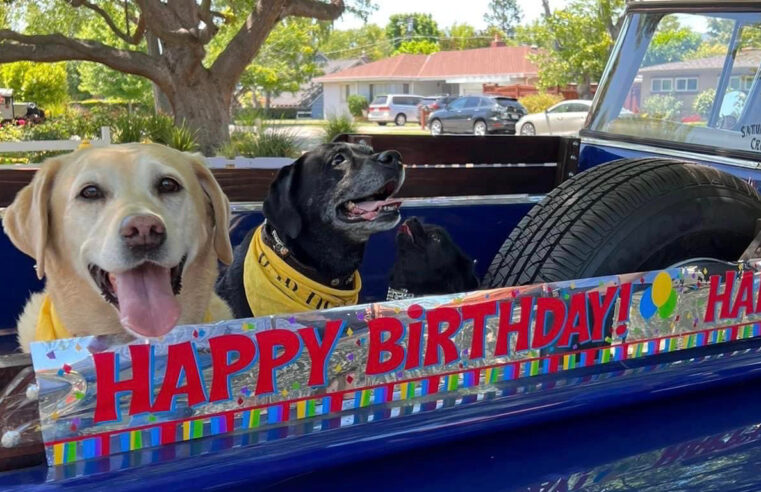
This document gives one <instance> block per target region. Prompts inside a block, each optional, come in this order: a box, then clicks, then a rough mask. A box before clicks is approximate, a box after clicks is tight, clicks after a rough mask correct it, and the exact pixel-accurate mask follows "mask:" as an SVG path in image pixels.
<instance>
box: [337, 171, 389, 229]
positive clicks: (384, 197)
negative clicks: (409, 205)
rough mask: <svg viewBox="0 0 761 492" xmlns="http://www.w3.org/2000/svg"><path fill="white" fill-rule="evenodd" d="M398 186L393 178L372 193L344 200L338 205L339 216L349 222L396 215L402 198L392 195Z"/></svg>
mask: <svg viewBox="0 0 761 492" xmlns="http://www.w3.org/2000/svg"><path fill="white" fill-rule="evenodd" d="M398 186H399V182H398V181H397V180H391V181H388V182H386V184H385V185H383V186H382V187H381V188H379V189H378V191H376V192H375V193H373V194H372V195H369V196H366V197H362V198H357V199H353V200H347V201H345V202H343V203H342V204H341V205H339V207H338V212H339V214H338V215H339V217H340V218H341V219H343V220H346V221H348V222H360V221H371V220H376V219H378V218H379V217H380V218H391V217H396V216H397V215H398V214H399V207H400V206H401V205H402V200H399V199H398V198H392V195H393V194H394V192H395V191H396V189H397V187H398Z"/></svg>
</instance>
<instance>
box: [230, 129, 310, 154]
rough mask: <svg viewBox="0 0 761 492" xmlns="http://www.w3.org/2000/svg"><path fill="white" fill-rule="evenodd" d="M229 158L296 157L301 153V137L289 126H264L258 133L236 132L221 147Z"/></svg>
mask: <svg viewBox="0 0 761 492" xmlns="http://www.w3.org/2000/svg"><path fill="white" fill-rule="evenodd" d="M219 153H220V154H221V155H223V156H225V157H227V158H228V159H232V158H234V157H236V156H242V157H296V156H298V154H299V139H298V136H297V135H296V133H295V132H294V131H293V130H292V129H289V128H278V127H269V128H262V129H261V132H260V133H259V134H258V135H257V134H256V133H253V132H243V131H239V132H235V133H233V134H232V135H231V136H230V141H229V142H228V143H226V144H225V145H223V146H222V147H221V148H220V149H219Z"/></svg>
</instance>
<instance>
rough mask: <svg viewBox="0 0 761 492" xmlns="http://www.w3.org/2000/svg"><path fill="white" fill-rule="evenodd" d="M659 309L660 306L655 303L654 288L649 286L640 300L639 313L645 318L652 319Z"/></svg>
mask: <svg viewBox="0 0 761 492" xmlns="http://www.w3.org/2000/svg"><path fill="white" fill-rule="evenodd" d="M657 311H658V307H657V306H656V305H655V304H653V288H652V287H648V288H647V289H646V290H645V292H643V293H642V299H641V300H640V302H639V313H640V314H641V315H642V317H643V318H645V319H650V318H652V317H653V315H654V314H655V313H656V312H657Z"/></svg>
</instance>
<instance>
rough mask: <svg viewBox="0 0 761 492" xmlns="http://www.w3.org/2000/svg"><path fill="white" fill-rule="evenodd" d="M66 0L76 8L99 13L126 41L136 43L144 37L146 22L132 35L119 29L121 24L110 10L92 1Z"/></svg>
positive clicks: (114, 31) (113, 30)
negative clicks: (107, 10) (115, 19)
mask: <svg viewBox="0 0 761 492" xmlns="http://www.w3.org/2000/svg"><path fill="white" fill-rule="evenodd" d="M66 2H67V3H68V4H69V5H71V6H72V7H74V8H79V7H85V8H87V9H90V10H92V11H93V12H95V13H96V14H98V15H99V16H100V17H101V18H102V19H103V20H104V21H106V24H108V27H109V28H110V29H111V31H112V32H113V33H114V34H116V35H117V36H118V37H119V38H120V39H121V40H122V41H124V42H125V43H128V44H133V45H136V44H139V43H140V41H142V39H143V33H144V32H145V25H144V24H143V25H142V28H143V29H141V25H140V23H138V28H137V30H136V31H135V34H133V35H132V36H130V35H129V33H126V32H124V31H122V30H121V29H119V26H117V25H116V22H114V20H113V19H112V18H111V16H110V15H109V14H108V12H106V11H105V10H103V9H102V8H100V7H99V6H97V5H95V4H94V3H90V2H88V1H87V0H66ZM141 19H142V16H141Z"/></svg>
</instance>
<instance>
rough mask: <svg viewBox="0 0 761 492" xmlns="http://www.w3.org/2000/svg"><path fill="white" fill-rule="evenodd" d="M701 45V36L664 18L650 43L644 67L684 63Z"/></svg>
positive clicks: (672, 20) (671, 19) (670, 18)
mask: <svg viewBox="0 0 761 492" xmlns="http://www.w3.org/2000/svg"><path fill="white" fill-rule="evenodd" d="M700 44H701V36H700V34H698V33H696V32H693V31H692V29H690V28H687V27H682V26H680V25H679V22H678V21H677V20H676V19H675V18H673V17H664V19H663V20H662V21H661V23H660V25H659V26H658V31H657V32H656V33H655V34H654V35H653V39H652V40H651V41H650V46H649V47H648V49H647V54H645V59H644V60H643V61H642V66H645V67H646V66H650V65H657V64H660V63H670V62H677V61H682V60H684V59H685V57H686V56H687V55H689V54H690V53H692V52H694V51H695V50H696V49H697V48H698V47H699V46H700Z"/></svg>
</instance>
